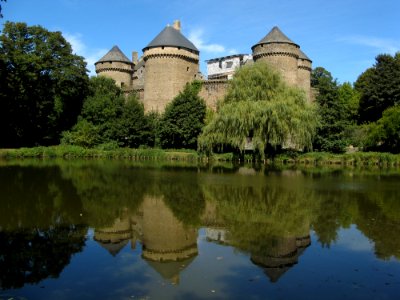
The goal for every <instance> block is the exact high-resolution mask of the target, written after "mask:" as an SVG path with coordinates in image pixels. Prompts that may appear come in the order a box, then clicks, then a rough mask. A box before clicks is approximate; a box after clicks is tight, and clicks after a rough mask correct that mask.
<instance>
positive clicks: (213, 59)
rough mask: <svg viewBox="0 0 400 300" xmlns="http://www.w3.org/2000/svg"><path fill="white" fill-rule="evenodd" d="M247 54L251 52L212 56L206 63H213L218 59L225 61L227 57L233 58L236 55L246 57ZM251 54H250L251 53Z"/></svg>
mask: <svg viewBox="0 0 400 300" xmlns="http://www.w3.org/2000/svg"><path fill="white" fill-rule="evenodd" d="M245 55H249V54H232V55H228V56H222V57H216V58H211V59H208V60H206V61H205V62H206V63H213V62H217V61H223V60H226V59H231V58H235V57H239V58H240V57H242V58H243V57H244V56H245ZM249 56H250V55H249Z"/></svg>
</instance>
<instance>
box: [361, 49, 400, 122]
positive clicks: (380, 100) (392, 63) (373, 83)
mask: <svg viewBox="0 0 400 300" xmlns="http://www.w3.org/2000/svg"><path fill="white" fill-rule="evenodd" d="M355 87H356V89H357V90H358V91H359V92H360V94H361V98H360V107H359V114H360V119H359V122H360V123H369V122H374V121H377V120H378V119H380V118H381V117H382V113H383V111H385V110H386V109H387V108H389V107H391V106H394V105H395V104H399V103H400V52H398V53H396V54H395V55H394V56H391V55H389V54H381V55H378V56H377V57H376V63H375V65H374V66H373V67H372V68H369V69H367V70H366V71H365V72H364V73H362V74H361V75H360V76H359V77H358V79H357V81H356V83H355Z"/></svg>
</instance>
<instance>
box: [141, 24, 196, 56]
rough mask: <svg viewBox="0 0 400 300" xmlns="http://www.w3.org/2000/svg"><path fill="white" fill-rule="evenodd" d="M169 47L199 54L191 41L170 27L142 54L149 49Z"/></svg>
mask: <svg viewBox="0 0 400 300" xmlns="http://www.w3.org/2000/svg"><path fill="white" fill-rule="evenodd" d="M162 46H170V47H180V48H185V49H188V50H192V51H195V52H197V53H199V50H198V49H197V48H196V46H195V45H193V43H192V42H191V41H189V40H188V39H187V38H186V37H185V36H184V35H183V34H182V33H181V32H180V31H179V30H176V29H175V28H174V27H172V26H167V27H165V28H164V30H163V31H161V32H160V33H159V34H158V35H157V36H156V37H155V38H154V40H152V41H151V42H150V43H149V44H148V45H147V46H146V47H145V48H143V52H144V51H145V50H148V49H150V48H156V47H162Z"/></svg>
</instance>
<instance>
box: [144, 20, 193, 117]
mask: <svg viewBox="0 0 400 300" xmlns="http://www.w3.org/2000/svg"><path fill="white" fill-rule="evenodd" d="M143 60H144V62H145V73H144V99H143V103H144V107H145V111H152V110H154V111H160V112H163V111H164V109H165V106H166V105H167V103H168V102H170V101H171V100H172V99H173V98H174V97H175V96H177V95H178V93H179V92H180V91H182V90H183V88H184V86H185V84H186V83H188V82H191V81H193V80H194V79H195V78H196V76H197V74H198V72H199V50H198V49H197V48H196V47H195V46H194V45H193V43H192V42H190V41H189V40H188V39H187V38H186V37H184V36H183V35H182V33H181V32H180V22H179V21H175V22H174V25H173V26H167V27H165V28H164V30H163V31H161V32H160V33H159V34H158V35H157V36H156V37H155V38H154V39H153V40H152V41H151V42H150V43H149V44H148V45H147V46H146V47H145V48H143Z"/></svg>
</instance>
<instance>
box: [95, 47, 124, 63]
mask: <svg viewBox="0 0 400 300" xmlns="http://www.w3.org/2000/svg"><path fill="white" fill-rule="evenodd" d="M108 61H120V62H124V63H129V64H132V62H131V61H130V60H129V58H127V57H126V56H125V54H124V53H123V52H122V51H121V49H119V48H118V46H114V47H112V49H111V50H110V51H108V52H107V54H106V55H104V56H103V57H102V58H100V59H99V60H98V61H97V62H96V63H95V64H97V63H100V62H108Z"/></svg>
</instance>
